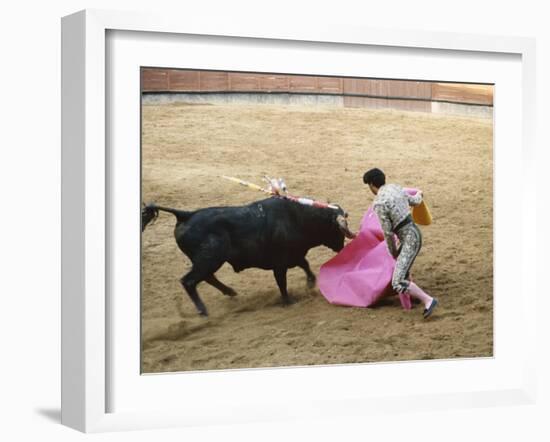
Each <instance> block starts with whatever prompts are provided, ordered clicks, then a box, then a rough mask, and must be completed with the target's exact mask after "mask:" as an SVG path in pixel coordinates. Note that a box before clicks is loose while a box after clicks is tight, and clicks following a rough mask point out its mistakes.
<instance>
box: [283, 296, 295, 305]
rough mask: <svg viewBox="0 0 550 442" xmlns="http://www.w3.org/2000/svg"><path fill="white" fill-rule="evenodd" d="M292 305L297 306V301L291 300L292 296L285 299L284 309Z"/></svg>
mask: <svg viewBox="0 0 550 442" xmlns="http://www.w3.org/2000/svg"><path fill="white" fill-rule="evenodd" d="M292 304H296V300H295V299H294V298H291V297H290V296H288V297H286V298H283V307H287V306H289V305H292Z"/></svg>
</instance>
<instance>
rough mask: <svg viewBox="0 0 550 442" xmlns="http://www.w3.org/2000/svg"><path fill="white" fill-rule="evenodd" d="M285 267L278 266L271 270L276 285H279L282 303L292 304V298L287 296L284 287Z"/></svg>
mask: <svg viewBox="0 0 550 442" xmlns="http://www.w3.org/2000/svg"><path fill="white" fill-rule="evenodd" d="M286 272H287V268H286V267H278V268H276V269H274V270H273V273H274V274H275V280H276V281H277V285H278V286H279V290H280V291H281V296H282V298H283V303H284V304H285V305H290V304H294V300H293V299H292V298H291V297H290V296H288V292H287V289H286Z"/></svg>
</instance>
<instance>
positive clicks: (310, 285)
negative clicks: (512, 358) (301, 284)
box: [306, 278, 317, 289]
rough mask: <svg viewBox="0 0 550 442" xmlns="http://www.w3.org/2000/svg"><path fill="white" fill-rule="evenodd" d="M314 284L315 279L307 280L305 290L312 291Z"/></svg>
mask: <svg viewBox="0 0 550 442" xmlns="http://www.w3.org/2000/svg"><path fill="white" fill-rule="evenodd" d="M316 282H317V280H316V279H315V278H311V279H309V278H308V279H307V281H306V285H307V288H308V289H314V288H315V283H316Z"/></svg>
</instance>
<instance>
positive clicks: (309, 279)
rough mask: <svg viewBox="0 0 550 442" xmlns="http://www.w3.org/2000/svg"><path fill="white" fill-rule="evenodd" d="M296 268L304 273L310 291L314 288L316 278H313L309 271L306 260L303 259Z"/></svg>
mask: <svg viewBox="0 0 550 442" xmlns="http://www.w3.org/2000/svg"><path fill="white" fill-rule="evenodd" d="M298 267H300V268H301V269H302V270H303V271H304V272H305V273H306V278H307V287H308V288H310V289H312V288H314V287H315V282H316V281H317V278H316V277H315V274H314V273H313V272H312V271H311V268H310V267H309V262H307V259H306V258H305V257H304V259H303V260H302V261H300V262H299V263H298Z"/></svg>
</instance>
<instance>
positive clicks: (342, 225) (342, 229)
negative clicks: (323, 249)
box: [326, 207, 357, 252]
mask: <svg viewBox="0 0 550 442" xmlns="http://www.w3.org/2000/svg"><path fill="white" fill-rule="evenodd" d="M347 218H348V214H347V213H346V212H345V211H344V210H343V209H342V208H341V207H338V209H337V210H336V213H335V214H334V216H333V222H334V226H335V229H334V230H335V233H336V234H335V235H331V238H330V239H329V240H328V241H327V244H326V245H327V246H328V247H330V248H331V249H332V250H334V251H335V252H339V251H340V250H342V249H343V248H344V238H349V239H353V238H355V237H356V236H357V235H355V233H353V232H352V231H351V230H350V229H349V226H348V220H347Z"/></svg>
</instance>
